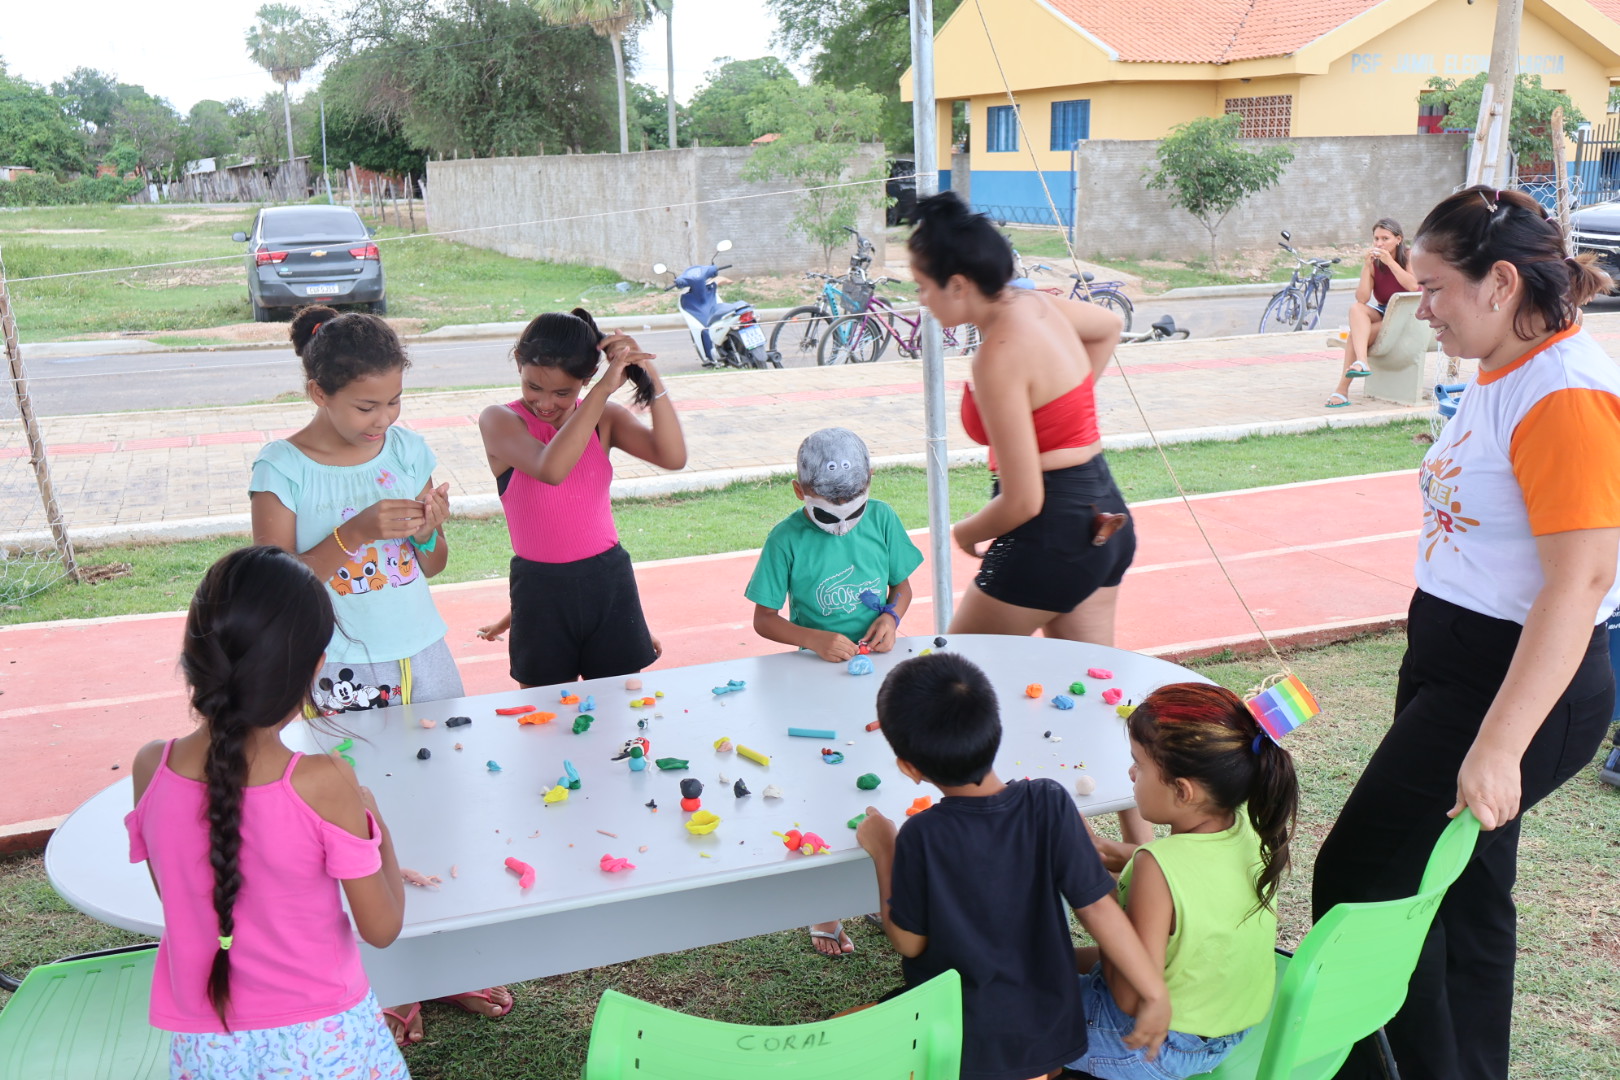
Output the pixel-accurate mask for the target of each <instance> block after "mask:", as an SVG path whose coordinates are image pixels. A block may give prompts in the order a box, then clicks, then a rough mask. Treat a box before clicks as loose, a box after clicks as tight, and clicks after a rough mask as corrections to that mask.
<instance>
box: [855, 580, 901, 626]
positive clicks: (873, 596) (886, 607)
mask: <svg viewBox="0 0 1620 1080" xmlns="http://www.w3.org/2000/svg"><path fill="white" fill-rule="evenodd" d="M861 603H863V604H865V605H866V606H867V607H869V608H871V609H872V610H873V611H875V612H876V613H877V614H879V615H887V616H888V617H889V618H891V619H893V620H894V628H895V629H896V630H898V629H900V615H899V614H898V613H897V612H896V611H895V610H894V605H893V604H885V603H883V602H882V601H880V600H879V599H878V597H877V593H875V592H873V591H872V590H871V589H867V590H866V591H865V592H863V593H861Z"/></svg>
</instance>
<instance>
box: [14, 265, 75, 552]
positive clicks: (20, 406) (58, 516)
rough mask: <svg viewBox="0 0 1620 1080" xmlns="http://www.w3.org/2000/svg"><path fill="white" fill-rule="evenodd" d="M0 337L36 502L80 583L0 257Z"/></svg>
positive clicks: (58, 549) (59, 550)
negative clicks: (36, 488) (30, 393)
mask: <svg viewBox="0 0 1620 1080" xmlns="http://www.w3.org/2000/svg"><path fill="white" fill-rule="evenodd" d="M0 333H4V335H5V343H6V364H7V366H8V367H9V368H10V371H11V390H12V393H13V394H14V395H15V396H16V398H17V415H18V416H19V417H20V418H21V419H22V426H23V433H24V435H25V436H26V437H27V439H28V459H29V463H30V464H32V465H33V466H34V482H35V483H37V484H38V485H39V499H40V502H41V504H42V505H43V506H44V508H45V520H46V522H47V523H48V524H49V525H50V528H51V539H53V540H54V541H55V542H56V552H57V554H58V555H60V556H61V558H62V567H63V569H64V570H66V571H67V576H68V580H69V581H78V580H79V563H78V560H77V559H76V558H75V557H74V555H73V541H72V540H70V539H68V532H67V523H66V522H64V521H63V520H62V510H61V508H60V507H59V506H57V505H56V492H55V489H53V488H52V487H51V463H50V461H49V459H47V458H46V456H45V440H44V439H42V438H41V437H40V434H39V421H38V419H36V418H35V416H34V402H33V399H32V398H30V397H29V396H28V373H27V371H26V370H25V369H24V368H23V359H22V346H21V345H20V344H18V342H17V320H16V318H15V317H14V316H13V315H12V312H11V293H10V291H9V290H8V289H7V288H6V264H5V259H4V257H0Z"/></svg>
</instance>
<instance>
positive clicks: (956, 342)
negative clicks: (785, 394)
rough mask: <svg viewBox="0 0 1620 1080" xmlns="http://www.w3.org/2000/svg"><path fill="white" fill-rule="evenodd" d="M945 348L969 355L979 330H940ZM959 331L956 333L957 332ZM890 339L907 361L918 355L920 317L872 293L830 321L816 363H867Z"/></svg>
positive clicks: (971, 327)
mask: <svg viewBox="0 0 1620 1080" xmlns="http://www.w3.org/2000/svg"><path fill="white" fill-rule="evenodd" d="M891 280H892V279H890V278H878V279H877V280H876V281H874V282H872V285H873V287H874V288H875V287H877V286H880V285H887V284H888V283H889V282H890V281H891ZM896 320H898V321H899V322H902V323H904V324H905V326H906V331H905V333H904V334H902V333H901V332H900V331H898V330H896V329H895V325H894V324H895V322H896ZM943 329H944V339H945V347H946V348H947V349H955V350H957V353H958V355H960V356H971V355H972V354H973V353H974V352H976V351H977V350H978V348H979V328H978V327H977V326H974V325H973V324H972V323H968V324H966V325H964V326H959V327H958V326H947V327H944V328H943ZM958 331H960V333H958ZM891 338H892V339H893V340H894V345H895V349H896V350H898V351H899V353H900V355H901V356H903V357H905V358H906V359H907V360H915V359H917V358H918V357H919V356H921V355H922V318H921V316H919V317H918V318H916V319H908V318H906V316H905V315H903V314H901V313H900V311H899V310H897V309H896V308H895V306H894V304H893V303H892V302H890V301H889V300H887V299H885V298H884V297H881V296H878V295H876V294H875V293H874V295H873V296H871V297H870V298H869V299H868V300H867V302H866V306H865V307H864V308H863V309H862V310H860V311H857V312H855V313H854V314H852V315H844V316H842V317H840V318H838V319H835V320H833V322H832V324H831V325H830V326H829V327H828V329H827V334H826V336H825V337H823V338H822V339H821V346H820V349H819V350H818V351H817V354H816V363H818V364H820V365H821V366H823V367H828V366H831V365H833V364H870V363H872V362H873V361H875V360H877V358H878V357H880V356H882V355H883V351H884V350H885V349H887V348H888V347H889V341H890V339H891Z"/></svg>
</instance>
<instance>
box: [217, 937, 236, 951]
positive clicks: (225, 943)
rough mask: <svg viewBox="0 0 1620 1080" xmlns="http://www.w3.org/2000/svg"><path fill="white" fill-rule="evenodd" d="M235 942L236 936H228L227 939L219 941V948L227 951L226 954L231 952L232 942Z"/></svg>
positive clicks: (223, 938)
mask: <svg viewBox="0 0 1620 1080" xmlns="http://www.w3.org/2000/svg"><path fill="white" fill-rule="evenodd" d="M234 940H236V938H235V936H234V935H226V936H225V937H222V938H220V939H219V947H220V948H221V949H223V950H225V951H226V952H229V951H230V948H231V942H232V941H234Z"/></svg>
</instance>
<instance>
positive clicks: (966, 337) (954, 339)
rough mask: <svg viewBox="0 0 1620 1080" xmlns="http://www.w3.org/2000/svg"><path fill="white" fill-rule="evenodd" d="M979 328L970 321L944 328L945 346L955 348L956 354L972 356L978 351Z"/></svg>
mask: <svg viewBox="0 0 1620 1080" xmlns="http://www.w3.org/2000/svg"><path fill="white" fill-rule="evenodd" d="M979 341H980V338H979V328H978V327H977V326H974V325H973V324H972V323H963V324H962V325H961V326H947V327H946V328H945V348H946V349H955V350H956V355H957V356H972V355H973V354H974V353H976V352H978V351H979Z"/></svg>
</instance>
